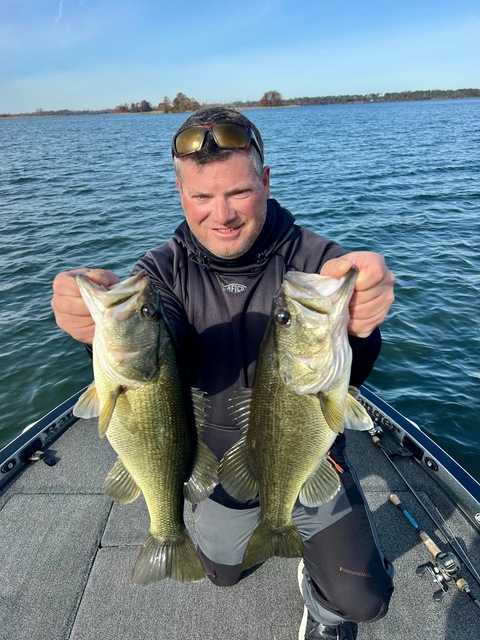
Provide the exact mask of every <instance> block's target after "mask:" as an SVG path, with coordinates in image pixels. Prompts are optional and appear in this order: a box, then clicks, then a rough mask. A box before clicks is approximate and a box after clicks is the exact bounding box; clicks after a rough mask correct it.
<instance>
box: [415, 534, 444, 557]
mask: <svg viewBox="0 0 480 640" xmlns="http://www.w3.org/2000/svg"><path fill="white" fill-rule="evenodd" d="M419 535H420V538H421V539H422V542H423V544H424V545H425V546H426V547H427V549H428V550H429V551H430V553H431V554H432V556H433V557H435V556H437V555H438V554H439V553H441V552H442V550H441V549H440V548H439V547H437V545H436V544H435V542H434V541H433V540H432V539H431V538H430V536H429V535H428V534H427V533H425V531H420V532H419Z"/></svg>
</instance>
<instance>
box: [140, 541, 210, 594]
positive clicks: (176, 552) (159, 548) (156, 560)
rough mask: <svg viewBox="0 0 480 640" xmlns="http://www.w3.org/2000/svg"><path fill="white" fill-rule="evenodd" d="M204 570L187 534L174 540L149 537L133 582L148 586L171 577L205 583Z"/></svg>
mask: <svg viewBox="0 0 480 640" xmlns="http://www.w3.org/2000/svg"><path fill="white" fill-rule="evenodd" d="M204 577H205V569H204V568H203V564H202V561H201V560H200V557H199V555H198V554H197V552H196V550H195V547H194V545H193V542H192V539H191V538H190V536H189V535H188V533H187V531H186V530H185V531H183V532H182V533H180V534H179V535H178V536H176V537H175V538H156V537H155V536H153V535H152V534H151V533H149V534H148V536H147V539H146V540H145V544H144V545H143V548H142V550H141V551H140V553H139V555H138V558H137V562H136V563H135V567H134V569H133V575H132V581H133V582H134V583H135V584H139V585H143V586H147V585H149V584H152V583H153V582H156V581H157V580H163V579H164V578H172V579H174V580H180V581H183V582H191V581H193V580H202V578H204Z"/></svg>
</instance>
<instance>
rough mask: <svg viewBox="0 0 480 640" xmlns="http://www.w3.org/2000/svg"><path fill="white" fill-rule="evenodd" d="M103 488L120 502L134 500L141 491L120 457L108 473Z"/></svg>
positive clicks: (124, 502)
mask: <svg viewBox="0 0 480 640" xmlns="http://www.w3.org/2000/svg"><path fill="white" fill-rule="evenodd" d="M103 489H104V491H105V493H106V494H107V496H108V497H109V498H111V499H112V500H115V502H119V503H120V504H128V503H129V502H133V501H134V500H136V499H137V498H138V496H139V495H140V493H141V491H140V489H139V487H138V485H137V484H136V482H135V480H134V479H133V478H132V476H131V475H130V473H129V472H128V471H127V469H126V468H125V465H124V464H123V462H122V460H121V459H120V458H118V460H117V461H116V462H115V464H114V465H113V467H112V469H111V471H110V472H109V474H108V475H107V477H106V479H105V483H104V485H103Z"/></svg>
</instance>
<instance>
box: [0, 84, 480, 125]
mask: <svg viewBox="0 0 480 640" xmlns="http://www.w3.org/2000/svg"><path fill="white" fill-rule="evenodd" d="M278 95H280V94H278ZM469 98H480V89H446V90H440V89H436V90H418V91H400V92H390V93H370V94H365V95H356V94H355V95H339V96H318V97H304V98H289V99H285V100H284V99H281V100H278V102H277V103H276V104H271V105H265V104H261V101H260V100H249V101H245V102H241V101H236V102H230V103H226V104H228V106H231V107H235V108H237V109H239V110H244V109H245V110H246V109H272V108H280V107H305V106H327V105H337V104H372V103H378V102H410V101H428V100H463V99H469ZM196 104H198V103H196ZM199 106H200V107H209V106H219V104H218V103H212V104H202V105H199ZM159 107H160V104H159V105H158V107H152V106H151V104H150V103H149V102H147V101H146V100H142V101H141V102H138V103H132V104H131V107H130V108H129V107H128V106H127V105H122V106H121V107H115V108H114V109H80V110H72V109H57V110H46V109H45V110H44V109H37V110H36V111H35V112H30V113H2V114H0V118H44V117H48V116H78V115H108V114H118V115H122V114H126V113H153V114H160V113H188V112H191V111H192V109H191V108H179V109H175V108H169V109H167V110H165V109H160V108H159ZM193 110H195V109H193Z"/></svg>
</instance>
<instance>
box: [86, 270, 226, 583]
mask: <svg viewBox="0 0 480 640" xmlns="http://www.w3.org/2000/svg"><path fill="white" fill-rule="evenodd" d="M77 281H78V284H79V287H80V291H81V293H82V296H83V297H84V300H85V302H86V303H87V306H88V307H89V309H90V311H91V313H92V316H93V318H94V320H95V324H96V328H95V339H94V343H93V367H94V377H95V382H94V385H92V386H91V387H90V388H89V389H88V390H87V392H86V393H85V394H84V395H83V396H82V397H81V398H80V400H79V401H78V403H77V405H76V407H75V414H76V415H78V416H80V417H91V416H93V415H98V416H99V431H100V435H101V436H103V435H104V434H106V436H107V438H108V440H109V442H110V444H111V445H112V447H113V449H114V450H115V451H116V453H117V454H118V456H119V457H118V460H117V462H116V463H115V465H114V467H113V469H112V470H111V472H110V473H109V475H108V476H107V479H106V481H105V492H106V493H107V495H109V496H110V497H111V498H112V499H113V500H116V501H117V502H120V503H127V502H131V501H132V500H135V498H137V497H138V496H139V495H140V493H142V494H143V496H144V498H145V502H146V504H147V507H148V511H149V515H150V529H149V533H148V536H147V539H146V541H145V544H144V546H143V548H142V550H141V551H140V554H139V556H138V559H137V562H136V564H135V568H134V571H133V577H132V579H133V582H134V583H136V584H141V585H147V584H150V583H152V582H155V581H157V580H161V579H163V578H174V579H177V580H182V581H190V580H200V579H202V578H203V577H204V575H205V573H204V569H203V565H202V562H201V560H200V558H199V556H198V554H197V552H196V550H195V547H194V545H193V543H192V540H191V538H190V536H189V534H188V532H187V530H186V528H185V524H184V519H183V510H184V498H185V497H186V498H187V499H189V500H190V501H192V502H199V501H200V500H203V499H205V498H206V497H208V495H209V494H210V493H211V492H212V491H213V489H214V487H215V485H216V483H217V461H216V459H215V457H214V456H213V454H212V453H211V452H210V451H209V450H208V448H207V447H206V445H205V444H204V443H203V442H202V441H201V439H200V434H199V430H198V429H197V426H196V424H197V423H198V424H200V423H201V422H202V420H203V415H202V413H203V408H204V407H203V405H202V401H203V395H202V394H201V393H200V392H199V391H198V390H190V389H189V388H188V387H187V385H186V383H185V380H184V377H183V375H182V372H181V370H180V368H179V366H178V362H177V354H176V349H175V344H174V340H173V338H172V333H171V331H170V328H169V326H168V323H167V320H166V317H165V312H164V309H163V306H162V304H161V301H160V298H159V296H158V294H157V293H156V292H155V291H154V289H153V288H152V287H151V285H150V283H149V281H148V278H147V277H146V276H145V274H144V273H142V272H141V273H139V274H136V275H134V276H132V277H131V278H128V279H127V280H125V281H124V282H121V283H119V284H118V285H115V286H114V287H112V288H110V289H108V290H105V289H103V290H102V289H99V288H98V287H97V286H96V285H94V284H93V283H91V282H90V281H89V280H88V279H87V278H86V277H85V276H78V277H77ZM192 395H193V397H192ZM195 418H197V420H196V419H195Z"/></svg>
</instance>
